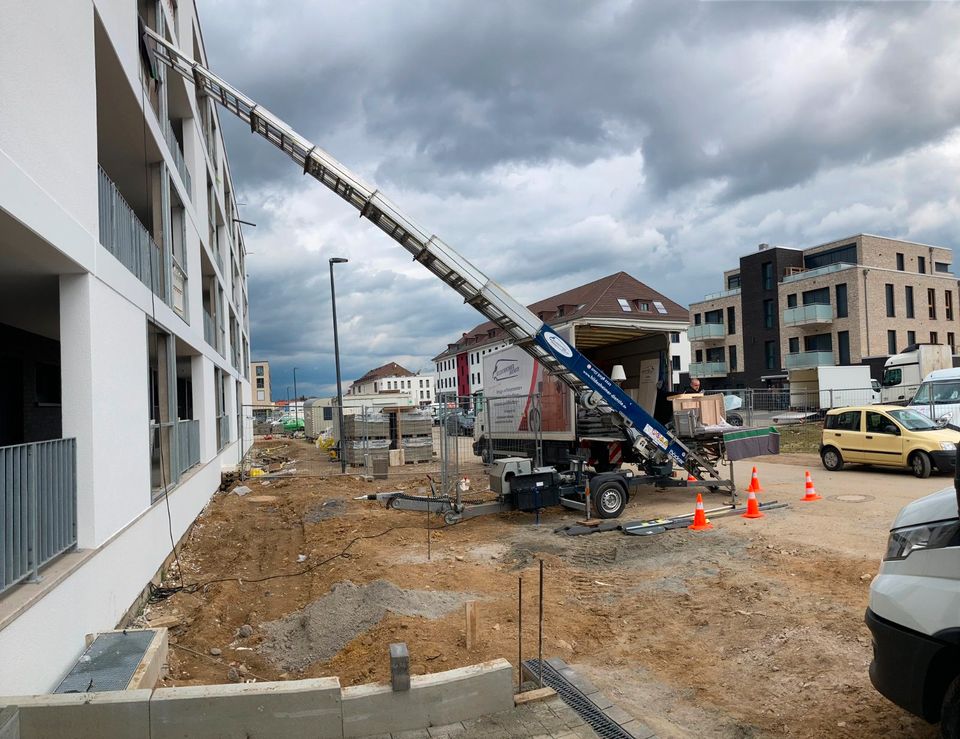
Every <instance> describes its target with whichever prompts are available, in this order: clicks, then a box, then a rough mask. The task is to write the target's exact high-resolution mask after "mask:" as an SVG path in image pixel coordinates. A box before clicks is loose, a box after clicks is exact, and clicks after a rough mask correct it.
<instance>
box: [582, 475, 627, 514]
mask: <svg viewBox="0 0 960 739" xmlns="http://www.w3.org/2000/svg"><path fill="white" fill-rule="evenodd" d="M590 505H591V507H592V508H593V512H594V513H596V515H597V518H619V516H620V514H621V513H623V509H624V508H626V506H627V493H626V491H624V489H623V487H621V485H620V483H618V482H614V481H613V480H607V481H606V482H604V483H602V484H601V485H600V487H598V488H597V489H596V491H590Z"/></svg>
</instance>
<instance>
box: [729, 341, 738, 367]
mask: <svg viewBox="0 0 960 739" xmlns="http://www.w3.org/2000/svg"><path fill="white" fill-rule="evenodd" d="M727 349H728V351H729V353H730V371H731V372H736V371H737V347H735V346H730V347H727Z"/></svg>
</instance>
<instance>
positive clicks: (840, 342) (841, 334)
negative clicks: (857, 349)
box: [837, 331, 850, 364]
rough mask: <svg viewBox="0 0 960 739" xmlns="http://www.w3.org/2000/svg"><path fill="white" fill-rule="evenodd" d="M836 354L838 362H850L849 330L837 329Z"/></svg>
mask: <svg viewBox="0 0 960 739" xmlns="http://www.w3.org/2000/svg"><path fill="white" fill-rule="evenodd" d="M837 355H838V359H839V360H840V364H850V332H849V331H837Z"/></svg>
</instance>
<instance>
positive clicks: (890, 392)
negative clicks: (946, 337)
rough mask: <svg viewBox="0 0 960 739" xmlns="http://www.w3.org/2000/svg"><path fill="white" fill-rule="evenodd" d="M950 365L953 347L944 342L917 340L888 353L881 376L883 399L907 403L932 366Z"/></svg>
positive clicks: (932, 368) (933, 368) (937, 367)
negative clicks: (895, 351) (935, 342)
mask: <svg viewBox="0 0 960 739" xmlns="http://www.w3.org/2000/svg"><path fill="white" fill-rule="evenodd" d="M952 366H953V347H951V346H946V345H944V344H916V345H913V346H908V347H907V349H906V351H904V352H901V353H900V354H894V355H893V356H892V357H888V358H887V361H886V362H884V365H883V378H882V379H881V380H880V385H881V390H880V397H881V401H882V402H884V403H903V404H906V403H909V402H910V400H911V399H912V398H913V396H914V394H915V393H916V392H917V389H918V388H919V387H920V383H921V382H922V381H923V378H924V377H926V376H927V375H929V374H930V373H931V372H933V371H934V370H941V369H949V368H950V367H952Z"/></svg>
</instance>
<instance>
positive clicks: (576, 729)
mask: <svg viewBox="0 0 960 739" xmlns="http://www.w3.org/2000/svg"><path fill="white" fill-rule="evenodd" d="M595 736H597V735H596V734H595V733H594V731H593V729H591V728H590V727H589V726H587V725H586V724H585V723H584V722H583V719H581V718H580V717H579V716H578V715H577V714H576V712H575V711H574V710H573V709H572V708H570V707H569V706H568V705H567V704H566V703H564V702H563V700H561V699H560V698H559V697H557V696H554V697H553V698H550V699H549V700H545V701H539V702H534V703H525V704H523V705H520V706H517V707H515V708H514V709H512V710H510V711H502V712H500V713H493V714H490V715H489V716H484V717H482V718H478V719H473V720H471V721H463V722H462V723H456V724H448V725H446V726H432V727H430V728H429V729H417V730H415V731H401V732H398V733H396V734H378V735H377V736H376V737H368V738H367V739H446V738H447V737H461V738H462V739H467V738H468V737H470V738H471V739H472V737H483V738H484V739H507V737H526V738H528V739H588V737H595Z"/></svg>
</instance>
